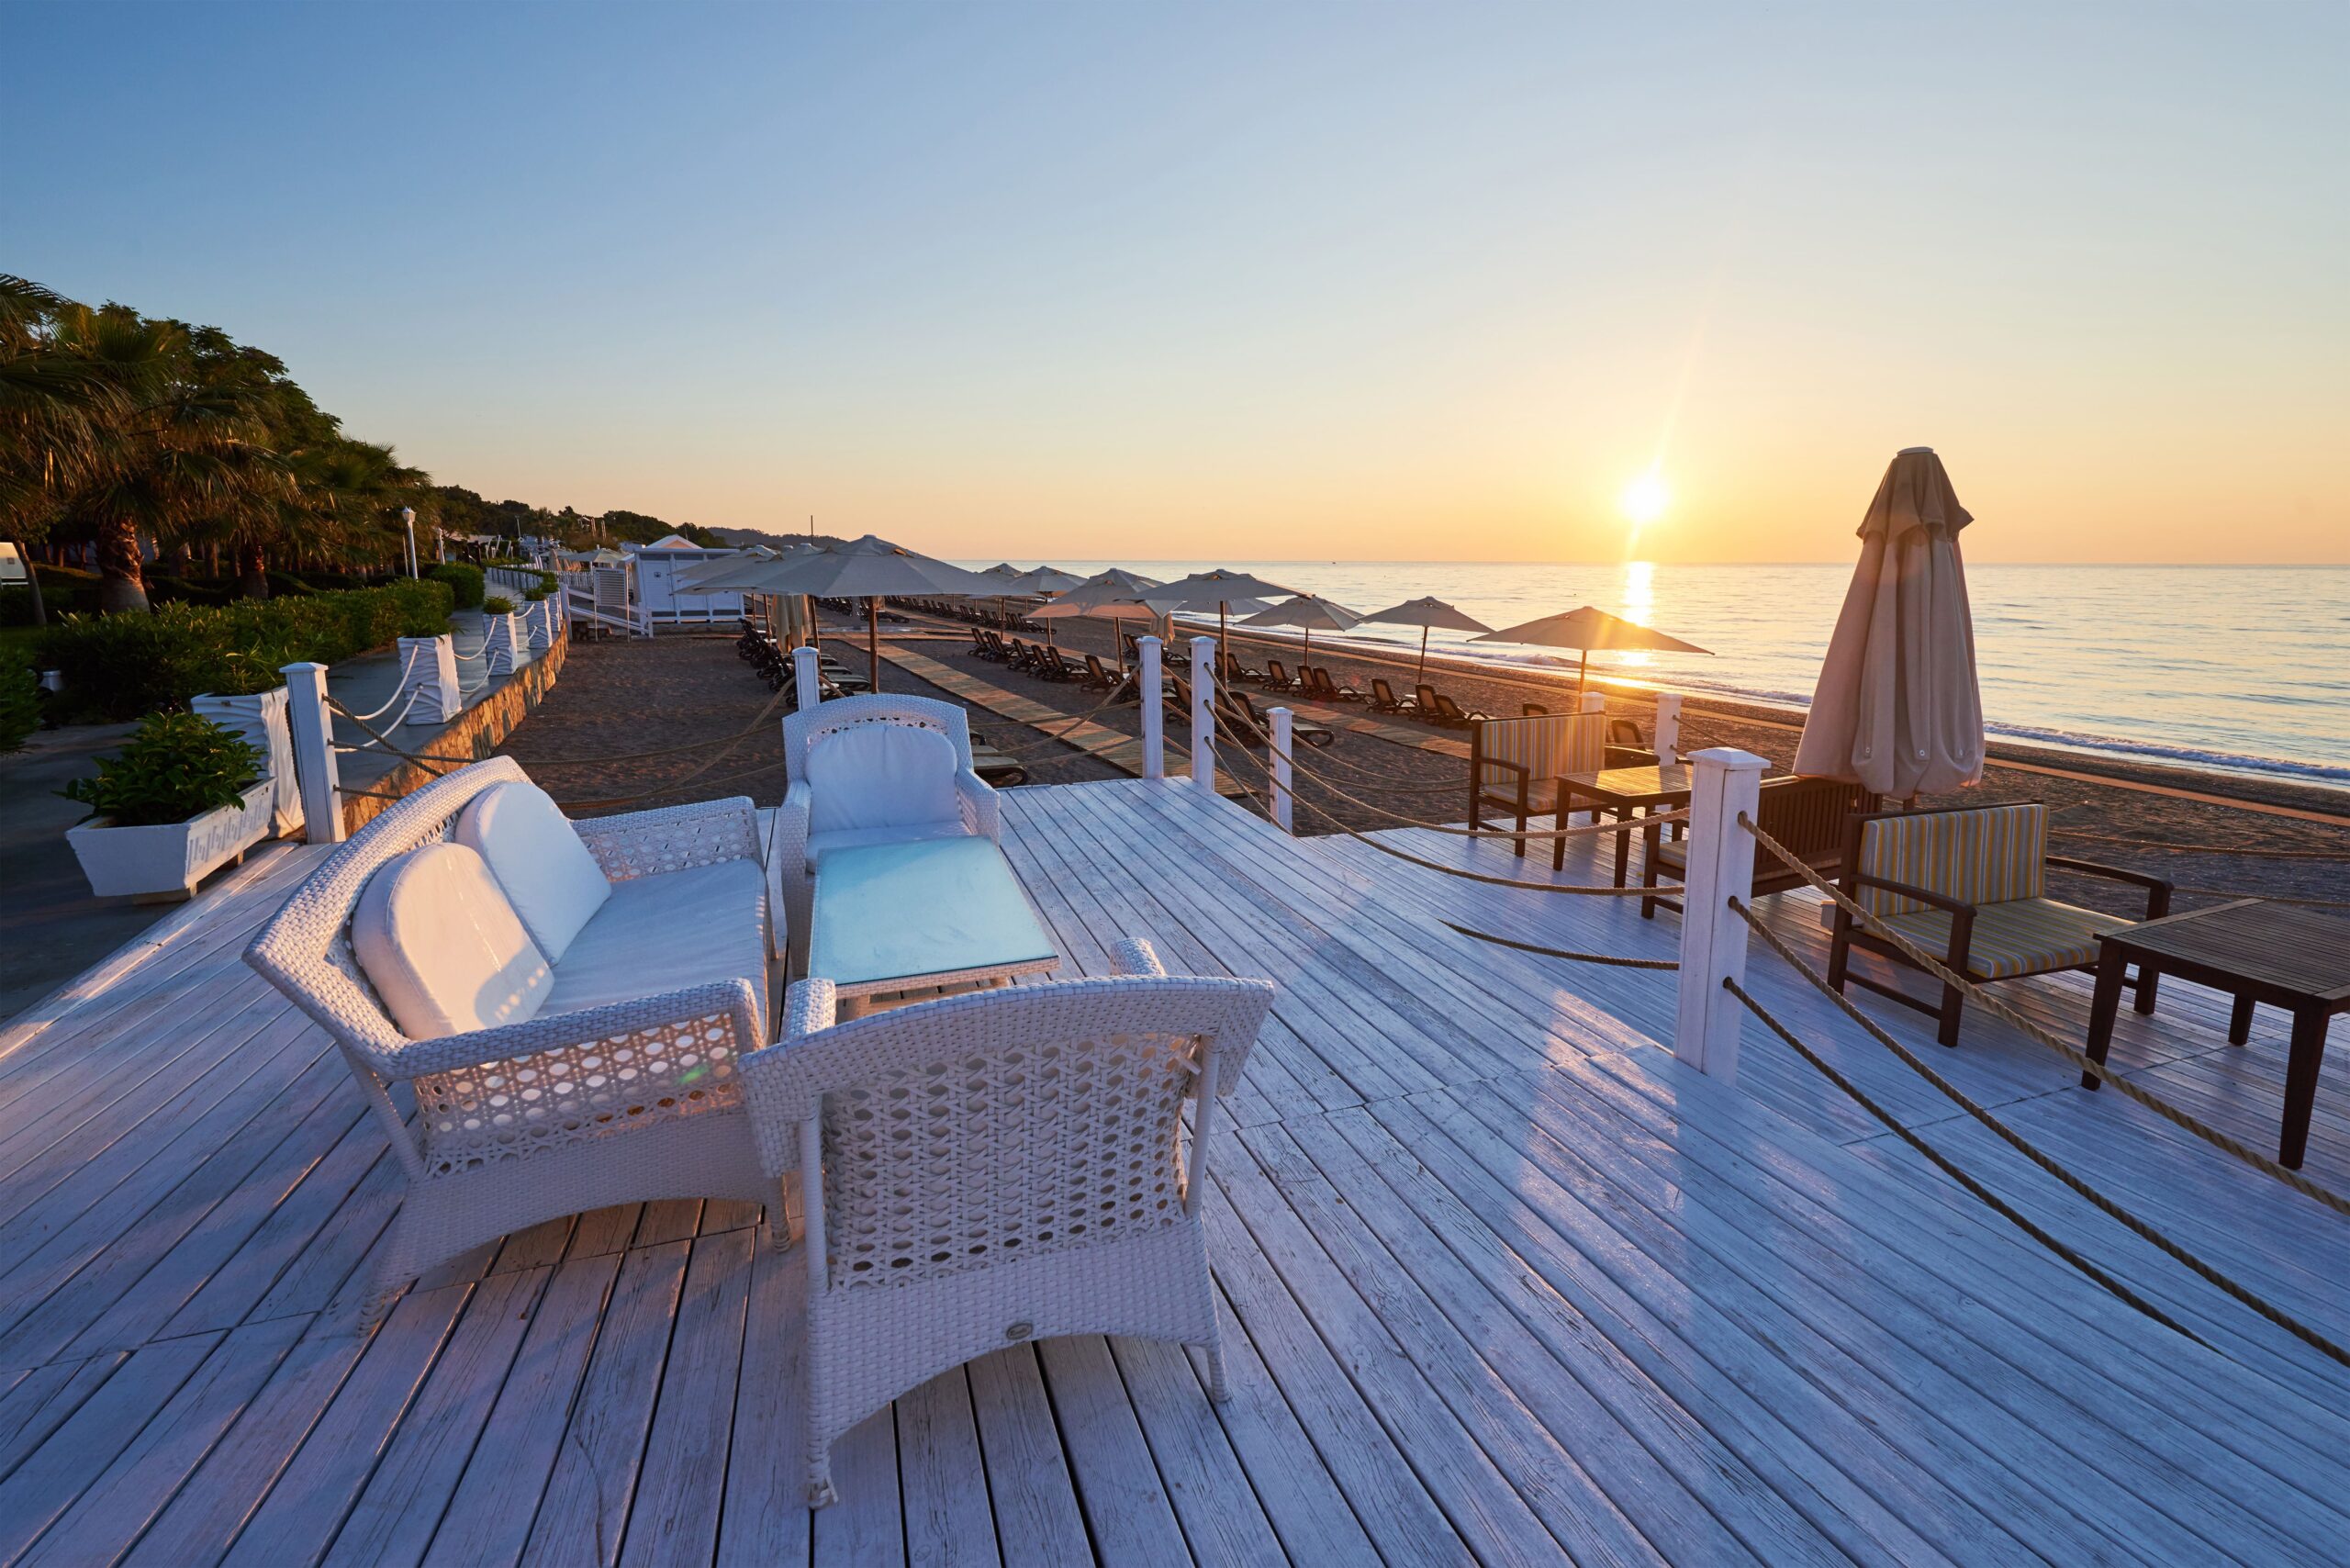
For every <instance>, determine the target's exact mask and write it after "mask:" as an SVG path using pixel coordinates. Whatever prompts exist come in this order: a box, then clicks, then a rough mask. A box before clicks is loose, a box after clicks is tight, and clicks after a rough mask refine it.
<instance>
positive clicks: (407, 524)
mask: <svg viewBox="0 0 2350 1568" xmlns="http://www.w3.org/2000/svg"><path fill="white" fill-rule="evenodd" d="M400 526H401V527H403V528H405V529H407V530H408V576H409V577H416V576H419V575H420V574H419V573H418V572H417V569H416V509H415V508H414V507H402V508H400Z"/></svg>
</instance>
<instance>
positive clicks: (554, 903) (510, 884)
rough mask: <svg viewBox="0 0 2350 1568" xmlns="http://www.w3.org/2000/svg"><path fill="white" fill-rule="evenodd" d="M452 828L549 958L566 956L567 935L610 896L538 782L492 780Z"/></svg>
mask: <svg viewBox="0 0 2350 1568" xmlns="http://www.w3.org/2000/svg"><path fill="white" fill-rule="evenodd" d="M450 836H451V837H453V838H454V839H455V840H456V841H457V842H458V843H459V844H462V845H464V846H465V847H466V848H468V849H471V850H473V851H474V852H475V853H476V854H477V855H479V856H480V857H482V858H483V859H484V860H487V861H488V862H489V870H490V875H492V876H494V877H496V878H497V879H498V886H499V887H501V888H503V889H505V890H506V899H507V902H509V903H511V904H512V905H513V906H514V913H516V914H517V915H520V917H521V921H522V929H523V930H525V931H528V932H529V933H530V934H531V940H532V941H533V942H535V943H537V944H538V945H539V951H540V952H542V953H543V954H545V955H546V959H547V962H549V963H551V964H559V963H561V962H563V956H564V954H565V953H567V952H569V951H570V950H571V939H572V938H573V937H575V936H576V935H579V928H580V927H581V926H583V925H585V924H588V921H589V920H590V919H592V918H594V916H595V913H596V912H597V911H598V910H599V909H601V908H603V907H604V901H605V900H606V899H608V898H610V897H611V896H612V885H611V883H610V882H608V881H606V880H605V879H604V871H603V868H601V867H600V866H598V865H597V864H596V857H595V856H593V855H591V854H589V853H588V846H586V845H585V844H582V843H581V842H579V831H578V829H576V828H575V827H573V826H572V825H571V819H570V818H568V817H566V816H565V815H564V814H563V808H562V807H560V806H558V805H556V804H555V803H554V798H553V797H552V796H550V795H548V793H547V792H546V791H545V790H542V789H540V788H539V787H538V786H537V785H536V784H532V783H529V782H527V781H525V780H522V779H512V780H509V781H508V782H507V783H504V784H493V785H491V786H490V787H489V788H488V789H487V790H483V791H482V792H481V793H480V794H478V795H476V796H475V797H474V798H473V801H472V802H471V803H470V804H468V805H467V806H466V807H465V809H464V813H463V814H462V815H460V816H459V817H458V818H457V825H456V828H455V830H454V831H453V833H452V834H450Z"/></svg>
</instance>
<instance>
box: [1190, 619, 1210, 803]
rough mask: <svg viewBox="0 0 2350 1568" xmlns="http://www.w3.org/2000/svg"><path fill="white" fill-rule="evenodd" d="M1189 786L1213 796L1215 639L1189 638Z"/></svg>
mask: <svg viewBox="0 0 2350 1568" xmlns="http://www.w3.org/2000/svg"><path fill="white" fill-rule="evenodd" d="M1192 785H1193V787H1194V788H1196V789H1199V790H1203V791H1204V792H1205V793H1207V794H1209V795H1211V796H1212V795H1214V793H1215V639H1214V637H1194V638H1192Z"/></svg>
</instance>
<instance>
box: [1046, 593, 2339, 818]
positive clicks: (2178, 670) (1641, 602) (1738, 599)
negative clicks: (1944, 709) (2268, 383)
mask: <svg viewBox="0 0 2350 1568" xmlns="http://www.w3.org/2000/svg"><path fill="white" fill-rule="evenodd" d="M1056 564H1057V565H1060V566H1065V567H1067V568H1068V569H1069V570H1071V571H1080V572H1082V571H1092V570H1097V569H1099V567H1100V566H1105V565H1112V564H1116V565H1123V566H1130V567H1132V568H1133V569H1135V570H1137V571H1142V572H1147V573H1149V574H1151V575H1152V576H1154V577H1180V576H1182V575H1184V574H1186V573H1189V572H1192V571H1196V570H1201V569H1203V568H1204V567H1206V566H1240V567H1243V568H1245V569H1248V570H1251V571H1255V572H1257V573H1259V575H1261V576H1263V577H1266V578H1268V579H1269V580H1270V581H1274V582H1278V583H1281V584H1283V585H1285V586H1287V587H1291V588H1297V589H1299V590H1302V591H1305V592H1312V593H1319V594H1322V595H1324V596H1326V597H1327V598H1329V599H1334V600H1336V601H1337V602H1338V603H1340V604H1344V605H1348V606H1350V607H1352V608H1353V609H1355V610H1366V611H1367V610H1378V609H1381V608H1383V607H1384V606H1386V605H1390V604H1393V603H1396V602H1399V601H1401V600H1404V599H1416V598H1417V597H1419V596H1420V595H1422V594H1434V595H1436V596H1437V597H1438V598H1439V599H1447V600H1449V601H1450V602H1452V603H1454V604H1457V605H1459V606H1460V608H1461V609H1463V610H1467V611H1468V612H1469V613H1470V614H1472V615H1474V616H1476V617H1477V618H1478V619H1480V620H1482V621H1483V622H1486V623H1487V624H1489V625H1494V626H1510V625H1514V624H1516V623H1517V622H1523V621H1530V620H1533V619H1535V618H1536V617H1538V616H1541V615H1548V614H1551V613H1554V612H1556V611H1559V610H1572V609H1573V608H1575V607H1576V606H1577V605H1579V604H1592V605H1596V606H1598V607H1599V608H1600V609H1602V610H1608V611H1610V612H1611V613H1614V614H1617V615H1622V616H1625V617H1627V618H1628V619H1630V620H1633V621H1638V622H1641V623H1643V624H1646V625H1653V626H1656V627H1658V628H1659V629H1660V630H1662V631H1665V632H1669V633H1673V635H1675V636H1677V637H1683V638H1686V639H1688V640H1691V641H1694V642H1696V643H1699V644H1703V645H1705V646H1706V647H1708V648H1710V649H1712V650H1713V656H1711V657H1700V656H1696V655H1663V654H1657V655H1605V654H1603V655H1595V656H1594V657H1593V659H1592V661H1591V669H1592V673H1593V674H1594V675H1595V676H1605V677H1606V678H1609V679H1613V680H1625V679H1629V680H1635V681H1639V682H1642V683H1645V684H1651V685H1655V686H1659V687H1662V688H1666V689H1675V690H1685V691H1689V692H1692V693H1701V692H1710V693H1713V694H1716V695H1718V696H1720V697H1723V698H1727V699H1731V700H1745V701H1751V702H1758V703H1764V704H1770V705H1774V706H1783V707H1786V708H1791V709H1795V710H1798V711H1800V710H1801V709H1802V708H1804V707H1805V706H1806V705H1807V703H1808V702H1809V700H1810V698H1811V689H1812V684H1813V682H1814V680H1815V679H1816V678H1817V677H1818V669H1819V661H1820V659H1821V657H1822V656H1823V655H1824V654H1825V653H1826V650H1827V645H1828V638H1829V634H1830V632H1831V631H1832V630H1833V629H1834V625H1835V620H1836V612H1837V610H1838V607H1839V606H1840V605H1841V602H1842V599H1843V594H1844V588H1845V586H1846V584H1847V582H1848V581H1849V580H1850V577H1851V567H1850V566H1849V565H1844V566H1831V565H1815V566H1651V565H1647V564H1643V563H1638V562H1635V563H1629V564H1619V565H1614V566H1591V565H1585V566H1574V565H1565V566H1549V565H1539V564H1534V565H1525V564H1509V565H1491V564H1474V563H1472V564H1456V563H1410V562H1358V561H1326V562H1323V561H1317V562H1259V563H1250V562H1229V561H1227V562H1192V561H1164V562H1150V561H1129V562H1120V563H1108V562H1059V563H1056ZM1967 575H1968V580H1969V587H1970V589H1971V594H1972V599H1973V608H1974V613H1975V653H1976V664H1977V671H1978V675H1979V677H1980V679H1981V683H1982V689H1983V706H1984V711H1985V714H1986V719H1987V720H1988V721H1989V722H1988V728H1989V730H1990V733H1991V734H1994V735H1995V736H1998V737H2000V738H2004V739H2009V740H2013V741H2018V742H2022V743H2027V744H2031V745H2049V746H2054V747H2059V748H2062V749H2065V750H2067V751H2076V752H2079V753H2082V754H2084V755H2087V756H2109V757H2114V758H2119V759H2125V760H2132V761H2140V762H2146V763H2161V764H2167V765H2170V766H2175V767H2188V768H2194V769H2199V770H2202V771H2206V772H2213V773H2234V774H2242V775H2251V776H2256V777H2262V778H2278V779H2290V780H2294V781H2297V782H2301V783H2309V784H2318V785H2326V786H2332V787H2334V788H2341V787H2344V786H2345V785H2350V567H2343V566H1979V565H1978V566H1970V567H1969V568H1968V573H1967ZM1203 624H1208V625H1213V624H1214V618H1213V617H1207V618H1204V621H1203ZM1314 642H1315V645H1316V646H1330V647H1333V648H1334V649H1335V648H1336V647H1337V646H1339V645H1342V644H1348V643H1359V644H1362V645H1365V646H1369V647H1377V648H1380V649H1382V650H1383V651H1386V652H1389V653H1392V654H1408V653H1413V652H1416V650H1417V649H1418V646H1419V637H1418V635H1417V633H1415V632H1412V631H1408V630H1406V629H1404V628H1380V629H1378V630H1376V631H1374V630H1373V629H1372V628H1370V627H1366V628H1363V629H1362V630H1361V631H1360V632H1357V633H1347V634H1336V635H1334V634H1329V633H1316V634H1315V638H1314ZM1428 652H1429V653H1430V654H1431V655H1443V656H1444V657H1446V658H1449V659H1473V660H1476V661H1478V662H1480V663H1487V664H1492V665H1494V666H1497V667H1511V666H1516V667H1539V668H1543V669H1546V670H1556V669H1560V668H1562V667H1563V668H1567V669H1572V667H1573V664H1574V658H1573V655H1572V654H1569V655H1564V657H1563V658H1561V655H1559V654H1557V653H1555V652H1543V651H1539V650H1535V649H1530V648H1526V647H1523V646H1514V645H1510V644H1487V643H1480V644H1472V643H1471V642H1469V641H1468V639H1467V638H1465V637H1464V636H1462V635H1460V633H1443V632H1439V633H1436V634H1435V635H1433V636H1432V637H1431V638H1430V639H1429V642H1428Z"/></svg>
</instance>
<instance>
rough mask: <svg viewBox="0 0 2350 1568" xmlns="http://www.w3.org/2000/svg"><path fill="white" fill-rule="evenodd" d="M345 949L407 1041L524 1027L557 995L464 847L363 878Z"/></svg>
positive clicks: (433, 851)
mask: <svg viewBox="0 0 2350 1568" xmlns="http://www.w3.org/2000/svg"><path fill="white" fill-rule="evenodd" d="M351 948H352V952H353V955H354V956H355V957H356V958H358V960H359V967H360V968H361V969H364V971H366V975H367V979H368V980H369V982H370V983H371V984H373V985H374V986H375V994H376V995H378V996H380V997H382V998H383V999H384V1010H385V1011H386V1012H387V1013H389V1014H391V1015H392V1022H394V1023H395V1024H397V1025H399V1026H400V1033H402V1034H404V1035H406V1036H408V1038H410V1039H412V1040H437V1039H440V1038H442V1037H443V1036H449V1035H463V1034H466V1033H468V1032H470V1031H472V1030H475V1029H487V1028H492V1027H494V1026H496V1025H500V1024H520V1023H522V1022H524V1021H525V1020H527V1019H529V1018H531V1017H532V1016H533V1015H535V1014H537V1013H538V1012H539V1010H540V1009H542V1008H543V1007H544V1006H545V1005H546V1003H547V999H548V997H549V995H550V994H551V992H552V991H553V989H554V971H553V970H552V969H549V968H548V967H547V961H546V958H545V956H544V955H543V954H542V953H541V952H540V951H539V949H538V947H537V946H536V945H534V944H533V943H532V941H531V936H530V933H528V932H526V931H524V930H523V929H522V923H521V922H520V920H519V919H517V918H516V917H515V914H514V909H513V906H512V905H510V904H509V903H508V902H506V894H505V893H504V891H503V890H500V889H499V887H498V881H497V879H495V878H493V877H492V876H491V875H490V874H489V868H488V867H487V866H486V865H484V864H483V863H482V857H480V856H478V855H476V854H475V853H474V852H473V851H472V850H471V849H468V848H466V847H465V846H464V845H462V844H428V845H426V846H423V847H422V848H420V849H412V850H410V851H408V853H407V854H406V855H403V856H401V857H399V858H398V859H397V860H394V861H392V862H391V863H390V864H388V865H386V867H384V868H383V869H381V870H379V871H377V872H376V873H375V875H374V876H373V877H371V878H369V879H368V880H367V887H366V890H364V891H363V892H362V893H361V894H360V895H359V905H358V907H357V908H356V909H354V910H353V912H352V915H351Z"/></svg>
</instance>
